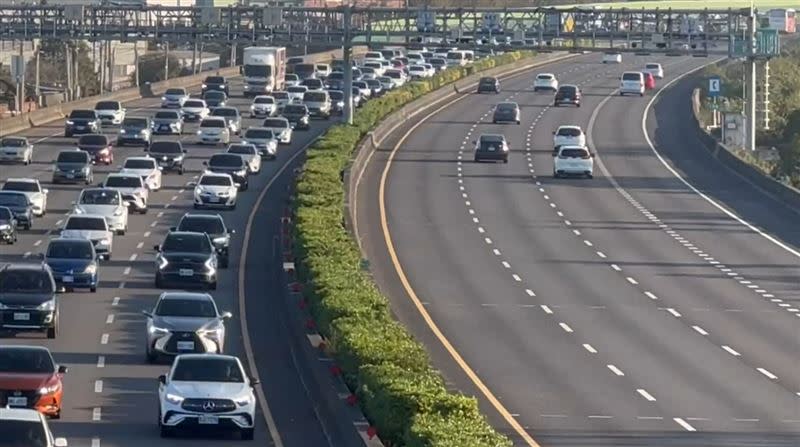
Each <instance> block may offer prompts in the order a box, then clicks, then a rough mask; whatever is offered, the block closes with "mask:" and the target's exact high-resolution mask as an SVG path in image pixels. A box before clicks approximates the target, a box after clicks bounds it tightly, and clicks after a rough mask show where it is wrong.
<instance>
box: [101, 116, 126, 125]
mask: <svg viewBox="0 0 800 447" xmlns="http://www.w3.org/2000/svg"><path fill="white" fill-rule="evenodd" d="M100 122H101V123H103V124H120V123H122V118H121V117H117V116H110V115H108V116H103V115H101V116H100Z"/></svg>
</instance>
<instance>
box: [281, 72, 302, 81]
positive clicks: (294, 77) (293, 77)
mask: <svg viewBox="0 0 800 447" xmlns="http://www.w3.org/2000/svg"><path fill="white" fill-rule="evenodd" d="M283 80H284V81H299V80H300V78H299V77H298V76H297V75H296V74H294V73H289V74H287V75H285V76H284V77H283Z"/></svg>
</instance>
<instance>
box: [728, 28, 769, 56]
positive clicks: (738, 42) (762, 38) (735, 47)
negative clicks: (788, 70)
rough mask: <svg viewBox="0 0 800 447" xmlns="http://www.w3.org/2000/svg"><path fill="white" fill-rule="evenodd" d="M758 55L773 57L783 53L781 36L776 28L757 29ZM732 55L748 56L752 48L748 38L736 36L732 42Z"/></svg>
mask: <svg viewBox="0 0 800 447" xmlns="http://www.w3.org/2000/svg"><path fill="white" fill-rule="evenodd" d="M755 43H756V54H755V56H756V57H772V56H779V55H780V54H781V38H780V34H778V30H776V29H760V30H758V31H756V36H755ZM731 47H732V48H731V57H747V56H749V55H750V49H749V47H748V42H747V40H746V39H742V38H740V37H736V38H735V39H734V41H733V43H732V44H731Z"/></svg>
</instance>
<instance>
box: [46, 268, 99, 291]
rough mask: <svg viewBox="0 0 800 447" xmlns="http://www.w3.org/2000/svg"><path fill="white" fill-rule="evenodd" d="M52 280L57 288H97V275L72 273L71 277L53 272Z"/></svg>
mask: <svg viewBox="0 0 800 447" xmlns="http://www.w3.org/2000/svg"><path fill="white" fill-rule="evenodd" d="M53 279H55V281H56V285H57V286H59V287H81V288H83V287H86V288H94V287H97V283H98V276H97V273H93V274H90V273H74V274H71V275H68V274H65V273H57V272H53Z"/></svg>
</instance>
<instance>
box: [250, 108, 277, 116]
mask: <svg viewBox="0 0 800 447" xmlns="http://www.w3.org/2000/svg"><path fill="white" fill-rule="evenodd" d="M250 114H251V115H253V116H264V117H267V116H272V115H274V114H275V110H274V109H273V110H267V109H252V110H250Z"/></svg>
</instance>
